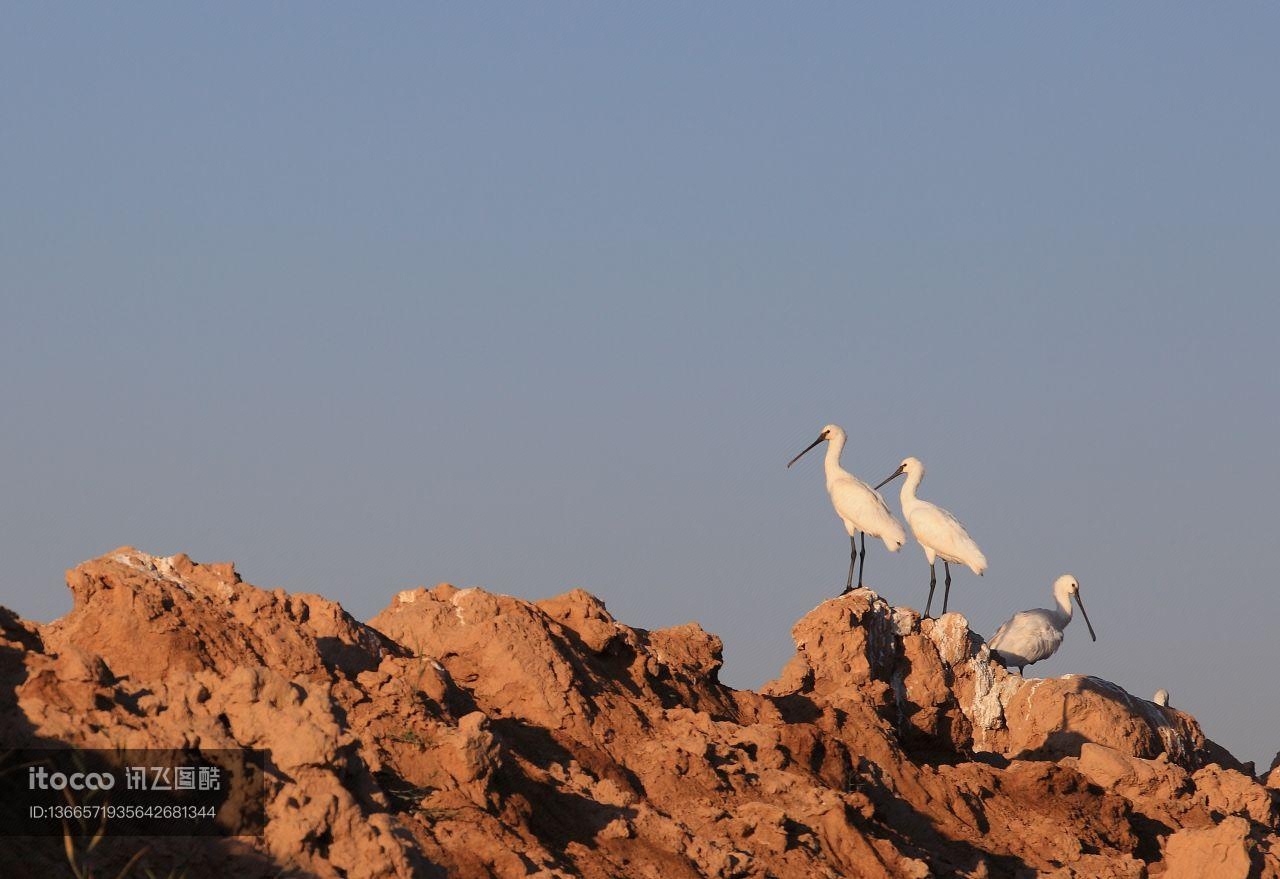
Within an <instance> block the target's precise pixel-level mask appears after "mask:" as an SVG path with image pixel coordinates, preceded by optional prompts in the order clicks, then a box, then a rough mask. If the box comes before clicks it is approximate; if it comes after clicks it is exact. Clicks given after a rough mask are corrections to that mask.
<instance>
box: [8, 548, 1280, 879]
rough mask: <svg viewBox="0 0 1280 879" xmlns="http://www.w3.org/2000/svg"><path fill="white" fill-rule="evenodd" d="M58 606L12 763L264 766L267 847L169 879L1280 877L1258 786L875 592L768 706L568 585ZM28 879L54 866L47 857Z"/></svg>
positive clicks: (1162, 723) (54, 845)
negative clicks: (80, 758) (136, 760)
mask: <svg viewBox="0 0 1280 879" xmlns="http://www.w3.org/2000/svg"><path fill="white" fill-rule="evenodd" d="M68 584H69V586H70V587H71V589H72V592H73V595H74V597H75V607H74V609H73V610H72V612H71V613H70V614H68V615H67V616H66V617H64V618H63V619H61V620H58V621H57V622H55V623H52V624H50V625H47V626H39V625H36V624H32V623H27V622H24V621H22V620H20V619H18V618H17V617H15V616H13V615H12V614H11V613H8V612H6V611H3V610H0V703H2V704H0V707H3V708H4V709H5V710H4V713H3V720H2V721H0V723H2V724H3V725H2V726H0V745H4V746H7V747H17V746H24V745H31V744H33V743H46V744H48V743H57V742H60V743H70V744H77V745H84V746H96V747H115V746H133V747H147V746H151V747H172V746H176V745H201V746H204V747H259V748H264V749H266V750H267V751H268V752H269V754H270V761H271V767H272V769H273V770H274V771H273V772H271V773H269V782H268V785H269V790H268V804H267V815H268V819H269V820H268V825H267V830H266V833H265V834H264V836H263V837H261V838H260V839H252V838H245V839H240V840H232V841H228V840H200V841H197V842H194V843H193V842H191V841H189V840H182V841H180V842H176V843H175V842H172V841H169V842H166V841H165V840H156V841H151V840H148V846H149V847H148V849H147V851H146V852H145V853H144V854H143V856H142V860H140V861H139V862H138V864H137V867H138V868H139V869H149V870H151V871H152V872H154V873H156V874H158V875H165V874H166V873H168V872H169V871H170V870H171V869H178V868H179V865H184V866H187V867H188V873H187V875H189V876H223V875H238V876H269V875H280V874H282V873H285V874H298V875H315V876H346V877H361V876H368V877H374V876H402V877H410V876H441V877H443V876H456V877H464V879H466V877H491V876H500V877H506V876H543V877H560V876H564V877H568V876H583V877H605V876H618V877H655V879H656V877H664V879H665V877H682V876H688V877H703V876H714V877H724V879H729V877H761V879H763V877H766V876H775V877H792V876H797V877H799V876H804V877H810V876H816V877H835V876H886V877H899V876H906V877H923V876H972V877H979V876H988V877H994V876H1026V875H1033V874H1040V875H1047V876H1063V877H1065V876H1099V877H1102V876H1115V877H1121V876H1123V877H1137V876H1143V875H1147V874H1149V873H1150V874H1152V875H1155V874H1158V873H1161V872H1163V875H1165V876H1169V877H1172V876H1178V875H1223V876H1227V875H1237V874H1238V875H1242V876H1243V875H1249V871H1251V870H1252V871H1254V873H1255V874H1256V875H1263V876H1280V867H1277V861H1276V857H1275V854H1274V852H1276V851H1277V848H1278V846H1277V842H1278V841H1280V839H1278V838H1277V836H1276V831H1277V827H1278V822H1277V808H1276V803H1277V797H1278V796H1280V792H1278V791H1277V790H1276V785H1275V783H1274V779H1275V778H1276V774H1275V773H1274V772H1273V773H1272V776H1271V778H1272V781H1273V784H1272V785H1271V786H1270V787H1268V786H1266V785H1264V784H1262V783H1260V782H1259V781H1258V780H1256V779H1255V778H1254V777H1253V776H1252V775H1251V774H1249V772H1248V771H1247V770H1248V767H1246V766H1244V765H1243V764H1240V763H1239V762H1238V761H1235V760H1234V759H1233V758H1232V757H1231V756H1230V755H1229V754H1227V753H1226V752H1225V751H1224V750H1222V749H1221V748H1219V747H1218V746H1216V745H1214V744H1213V743H1212V742H1210V741H1208V740H1207V739H1206V738H1205V737H1204V735H1203V733H1202V732H1201V730H1200V727H1199V725H1198V724H1197V723H1196V721H1195V719H1194V718H1192V717H1190V716H1189V715H1186V714H1184V713H1182V712H1178V711H1175V710H1173V709H1170V708H1159V707H1157V706H1155V705H1153V704H1152V703H1150V702H1147V701H1146V700H1142V699H1138V698H1136V697H1133V696H1131V695H1129V694H1128V693H1126V692H1125V691H1124V690H1122V689H1121V688H1119V687H1117V686H1115V685H1114V684H1110V683H1108V682H1105V681H1101V680H1098V679H1095V678H1087V677H1072V676H1069V677H1065V678H1060V679H1046V680H1030V679H1029V680H1024V679H1022V678H1021V677H1019V676H1018V675H1016V674H1010V673H1008V672H1006V671H1005V670H1004V669H1003V668H1001V667H999V666H998V665H996V664H995V663H992V662H991V661H990V660H989V658H988V654H987V648H986V646H985V644H983V643H982V641H981V639H979V638H978V637H977V636H975V635H973V634H972V633H971V632H970V631H969V629H968V625H967V623H966V622H965V620H964V618H963V617H962V616H960V615H958V614H948V615H946V616H944V617H943V618H941V619H939V620H927V619H925V620H922V619H921V618H920V617H919V615H918V614H916V613H915V612H914V611H910V610H908V609H906V608H891V607H890V606H889V605H887V604H886V603H885V602H883V601H882V600H880V599H879V598H877V597H876V596H875V595H874V594H873V593H871V592H869V591H866V590H858V591H855V592H853V593H851V594H850V595H848V596H845V597H843V598H840V599H834V600H831V601H827V602H824V603H823V604H821V605H819V606H818V607H817V608H815V609H814V610H813V611H812V612H811V613H809V614H808V615H806V616H805V617H804V618H803V619H801V620H800V621H799V622H797V623H796V625H795V627H794V629H793V635H794V637H795V641H796V645H797V653H796V656H795V657H794V658H793V659H792V661H791V662H790V663H789V664H788V665H787V666H786V668H785V669H784V670H783V672H782V674H781V675H780V676H779V678H778V679H777V680H776V681H774V682H772V683H771V684H769V685H767V686H766V687H764V688H762V690H761V692H758V693H757V692H751V691H735V690H732V689H730V688H728V687H726V686H724V685H723V684H721V683H720V681H719V677H718V672H719V669H720V666H721V662H722V659H721V644H720V640H719V639H718V638H717V637H716V636H714V635H712V634H709V633H707V632H706V631H704V630H703V629H702V628H701V627H700V626H698V625H697V624H696V623H687V624H684V625H678V626H673V627H670V628H666V629H661V630H656V631H645V630H641V629H634V628H631V627H628V626H626V625H623V624H621V623H619V622H618V621H616V620H615V619H614V618H613V617H612V615H610V614H609V612H608V610H607V609H606V608H605V606H604V604H603V603H602V602H600V601H599V600H598V599H596V598H595V597H593V596H591V595H590V594H588V593H586V592H583V591H581V590H574V591H572V592H568V593H565V594H564V595H561V596H557V597H555V598H551V599H547V600H544V601H540V602H537V603H530V602H526V601H522V600H519V599H515V598H511V597H508V596H502V595H495V594H491V593H488V592H485V591H483V590H480V589H461V590H460V589H456V588H454V587H452V586H449V585H447V584H445V585H441V586H437V587H435V588H434V589H414V590H409V591H406V592H402V593H400V594H399V595H398V596H396V598H395V599H394V600H393V601H392V603H391V604H390V606H388V607H387V609H386V610H384V611H383V612H382V613H380V614H379V615H378V616H377V617H375V618H374V619H373V620H371V621H369V623H367V624H362V623H360V622H358V621H356V620H354V619H352V618H351V617H350V616H349V615H347V614H346V613H345V612H344V611H343V610H342V608H341V607H340V606H338V605H337V604H335V603H334V602H330V601H327V600H325V599H323V598H320V597H319V596H314V595H289V594H286V593H283V592H281V591H278V590H277V591H274V592H271V591H265V590H261V589H258V588H256V587H254V586H252V585H250V584H247V583H244V582H242V581H241V579H240V577H239V575H238V574H236V572H235V569H234V568H233V567H232V566H231V565H200V564H196V563H194V562H192V561H191V560H190V559H188V558H187V557H186V556H181V555H179V556H172V557H168V558H158V557H154V556H149V555H147V554H145V553H141V552H138V551H136V550H132V549H129V548H124V549H121V550H117V551H116V552H114V553H110V554H108V555H107V556H104V557H102V558H100V559H96V560H94V561H91V562H86V563H85V564H83V565H81V566H79V567H78V568H76V569H75V570H73V571H71V572H69V574H68ZM137 847H138V846H137V844H136V841H132V844H130V841H128V840H108V841H107V843H106V844H104V845H103V846H102V847H100V849H98V850H97V851H96V852H95V854H94V858H95V859H96V861H95V862H94V863H93V864H92V866H93V868H94V869H95V872H96V873H98V874H101V875H115V873H116V872H118V870H119V869H120V867H122V866H123V864H124V862H125V861H126V860H127V859H128V858H129V857H132V856H133V855H134V854H135V853H136V851H137ZM16 851H17V848H16V847H13V846H8V847H6V846H0V868H3V867H5V866H6V864H5V863H4V858H5V857H16V856H17V855H16V854H15V852H16ZM6 852H7V853H8V854H6ZM21 857H22V858H25V859H26V860H23V861H22V869H23V870H24V871H25V872H26V873H31V872H32V871H33V870H36V871H39V870H40V869H41V867H40V865H41V864H42V863H43V864H44V865H45V867H46V868H47V869H48V870H49V871H53V870H55V869H58V868H61V865H62V864H64V863H65V853H64V852H63V851H62V850H61V840H53V841H51V842H50V845H49V846H42V845H40V844H38V843H33V844H31V845H28V846H26V847H25V848H24V849H22V851H21ZM33 865H34V866H33ZM1205 870H1209V871H1210V872H1204V871H1205ZM1241 870H1243V871H1244V872H1240V871H1241ZM1197 871H1200V872H1197ZM6 875H9V874H8V873H6ZM13 875H17V874H13Z"/></svg>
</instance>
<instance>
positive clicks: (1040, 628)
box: [987, 574, 1098, 674]
mask: <svg viewBox="0 0 1280 879" xmlns="http://www.w3.org/2000/svg"><path fill="white" fill-rule="evenodd" d="M1073 596H1074V597H1075V600H1076V603H1077V604H1079V605H1080V613H1081V614H1083V615H1084V624H1085V625H1086V626H1088V627H1089V637H1090V638H1092V639H1093V640H1095V641H1097V640H1098V636H1097V635H1095V634H1094V633H1093V624H1092V623H1090V622H1089V614H1087V613H1085V609H1084V602H1083V601H1081V600H1080V583H1079V582H1078V581H1077V580H1076V578H1075V577H1073V576H1071V575H1070V574H1063V575H1062V576H1061V577H1059V578H1058V579H1057V580H1055V581H1054V583H1053V598H1054V600H1055V601H1056V602H1057V604H1058V606H1057V607H1056V608H1055V609H1053V610H1048V609H1047V608H1043V607H1038V608H1036V609H1035V610H1024V611H1022V612H1021V613H1015V614H1014V615H1013V616H1012V617H1011V618H1010V619H1009V621H1008V622H1007V623H1005V624H1004V625H1003V626H1001V627H1000V628H999V629H997V630H996V633H995V635H993V636H992V638H991V640H990V641H989V642H987V646H988V647H990V648H991V652H992V653H993V654H995V655H997V658H998V659H999V660H1000V661H1001V662H1002V663H1004V664H1005V666H1010V665H1016V666H1017V667H1018V674H1022V670H1023V669H1024V668H1025V667H1027V666H1028V665H1031V663H1033V662H1039V661H1040V660H1042V659H1048V658H1049V657H1050V656H1053V654H1054V652H1056V651H1057V649H1058V646H1059V645H1060V644H1061V643H1062V630H1063V629H1065V628H1066V627H1067V623H1069V622H1071V599H1072V597H1073Z"/></svg>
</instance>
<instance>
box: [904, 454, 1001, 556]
mask: <svg viewBox="0 0 1280 879" xmlns="http://www.w3.org/2000/svg"><path fill="white" fill-rule="evenodd" d="M901 469H902V472H903V473H904V474H906V481H904V482H903V483H902V491H901V493H900V494H899V496H898V497H899V499H900V500H901V502H902V517H903V518H904V519H906V520H907V524H908V525H910V526H911V533H912V534H914V535H915V538H916V542H918V543H919V544H920V546H921V548H922V549H923V550H924V556H925V559H927V560H928V562H929V564H930V565H932V564H933V563H934V560H935V559H942V560H943V561H946V562H951V563H952V564H958V565H967V566H968V568H969V570H971V571H973V572H974V573H975V574H978V575H981V574H982V573H983V572H984V571H985V570H986V569H987V557H986V556H985V555H983V554H982V550H981V549H979V548H978V543H977V541H975V540H974V539H973V538H972V537H970V536H969V532H968V531H966V530H965V528H964V526H963V525H961V524H960V520H959V519H957V518H956V517H955V516H953V515H951V514H950V513H948V512H947V511H946V510H944V509H942V507H940V506H938V505H937V504H931V503H929V502H928V501H925V500H921V499H920V498H918V497H916V489H917V488H919V486H920V482H921V480H923V479H924V465H923V464H922V463H920V460H919V459H918V458H906V459H904V460H903V462H902V467H901Z"/></svg>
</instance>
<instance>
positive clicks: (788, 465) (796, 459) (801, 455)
mask: <svg viewBox="0 0 1280 879" xmlns="http://www.w3.org/2000/svg"><path fill="white" fill-rule="evenodd" d="M826 438H827V435H826V434H825V433H824V434H822V435H821V436H819V437H818V438H817V439H816V440H814V441H813V442H811V443H809V445H808V446H806V447H805V450H804V452H807V451H809V449H812V448H813V447H814V446H816V445H817V444H818V443H820V442H822V441H823V440H824V439H826ZM804 452H801V453H800V454H798V455H796V456H795V457H794V458H792V459H791V460H790V461H788V462H787V469H790V468H791V465H792V464H794V463H795V462H796V461H799V460H800V459H801V458H803V457H804Z"/></svg>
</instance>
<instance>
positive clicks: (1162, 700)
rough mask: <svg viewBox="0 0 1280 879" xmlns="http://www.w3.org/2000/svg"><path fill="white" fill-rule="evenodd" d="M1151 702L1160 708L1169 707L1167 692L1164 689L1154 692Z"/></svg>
mask: <svg viewBox="0 0 1280 879" xmlns="http://www.w3.org/2000/svg"><path fill="white" fill-rule="evenodd" d="M1151 701H1152V702H1154V703H1156V704H1157V705H1159V706H1160V707H1161V708H1168V707H1169V691H1168V690H1166V689H1165V688H1164V687H1161V688H1160V689H1158V690H1156V694H1155V695H1154V696H1152V697H1151Z"/></svg>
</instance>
